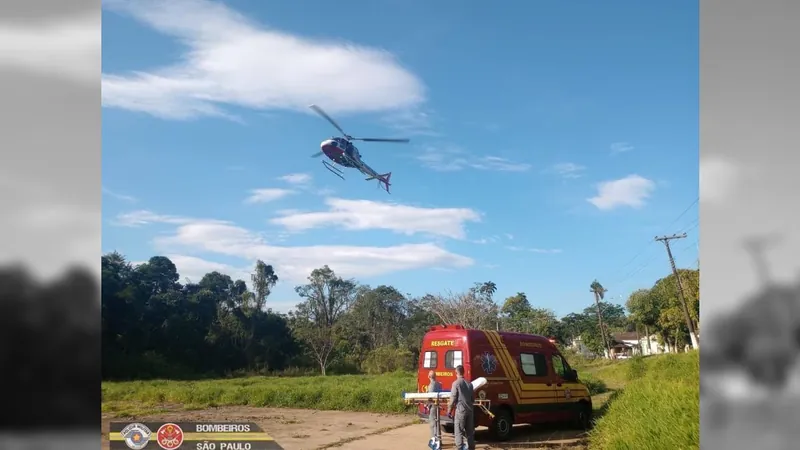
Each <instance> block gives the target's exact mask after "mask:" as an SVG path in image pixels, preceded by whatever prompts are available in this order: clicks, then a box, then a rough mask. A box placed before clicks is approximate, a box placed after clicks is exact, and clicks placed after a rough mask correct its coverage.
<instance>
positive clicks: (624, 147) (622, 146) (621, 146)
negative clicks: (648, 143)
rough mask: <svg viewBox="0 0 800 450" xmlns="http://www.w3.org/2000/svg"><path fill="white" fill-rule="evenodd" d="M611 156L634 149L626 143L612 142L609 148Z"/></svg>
mask: <svg viewBox="0 0 800 450" xmlns="http://www.w3.org/2000/svg"><path fill="white" fill-rule="evenodd" d="M609 148H610V149H611V154H612V155H617V154H620V153H626V152H630V151H633V149H634V147H633V146H632V145H631V144H629V143H627V142H614V143H613V144H611V145H610V146H609Z"/></svg>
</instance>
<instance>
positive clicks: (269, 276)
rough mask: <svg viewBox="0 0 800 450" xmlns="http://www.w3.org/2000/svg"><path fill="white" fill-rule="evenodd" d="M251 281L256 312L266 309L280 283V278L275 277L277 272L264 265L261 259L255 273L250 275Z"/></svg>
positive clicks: (257, 262)
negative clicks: (265, 306)
mask: <svg viewBox="0 0 800 450" xmlns="http://www.w3.org/2000/svg"><path fill="white" fill-rule="evenodd" d="M250 280H251V281H252V283H253V299H254V300H255V304H254V305H253V308H254V309H255V310H256V311H261V310H262V309H264V305H265V304H266V302H267V297H269V294H270V292H272V288H273V287H274V286H275V284H276V283H277V282H278V276H277V275H275V270H274V269H273V268H272V266H268V265H266V264H264V261H261V260H260V259H259V260H258V261H256V269H255V272H254V273H253V274H252V275H250Z"/></svg>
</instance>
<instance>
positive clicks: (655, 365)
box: [589, 352, 700, 450]
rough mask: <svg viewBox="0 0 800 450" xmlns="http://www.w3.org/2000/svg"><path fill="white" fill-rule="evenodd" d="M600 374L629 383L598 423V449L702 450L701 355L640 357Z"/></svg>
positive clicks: (593, 437) (593, 438)
mask: <svg viewBox="0 0 800 450" xmlns="http://www.w3.org/2000/svg"><path fill="white" fill-rule="evenodd" d="M598 376H602V377H604V378H605V377H611V378H613V379H614V380H615V381H616V382H619V383H620V384H622V385H624V388H623V389H622V390H621V391H620V393H619V395H617V396H616V398H615V399H614V400H613V401H612V402H611V403H610V404H609V406H608V409H607V411H606V413H605V414H604V415H603V416H602V417H601V418H600V419H599V420H598V421H597V424H596V425H595V427H594V429H593V430H592V432H591V434H590V436H589V441H590V448H592V449H597V450H660V449H665V448H669V449H676V450H677V449H680V450H689V449H699V448H700V382H699V379H700V378H699V377H700V358H699V353H698V352H690V353H685V354H679V355H663V356H653V357H648V358H634V359H633V360H631V361H628V362H626V363H624V364H618V365H615V366H609V367H608V368H603V369H602V374H601V373H598Z"/></svg>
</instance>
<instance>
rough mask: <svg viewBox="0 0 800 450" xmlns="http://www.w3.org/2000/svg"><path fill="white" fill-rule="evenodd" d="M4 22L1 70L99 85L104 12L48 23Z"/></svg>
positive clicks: (0, 33) (0, 39)
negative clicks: (31, 73)
mask: <svg viewBox="0 0 800 450" xmlns="http://www.w3.org/2000/svg"><path fill="white" fill-rule="evenodd" d="M19 22H20V19H14V22H13V23H8V22H3V23H0V67H14V68H17V69H23V70H29V71H33V72H37V73H39V74H42V75H46V76H57V77H65V78H67V79H70V80H74V81H78V82H83V83H97V77H98V75H99V73H100V45H101V30H100V11H98V10H96V9H92V10H90V11H86V12H83V13H80V14H73V15H70V16H64V17H59V18H51V19H48V20H46V21H40V22H32V23H27V24H20V23H19Z"/></svg>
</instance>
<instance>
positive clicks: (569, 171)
mask: <svg viewBox="0 0 800 450" xmlns="http://www.w3.org/2000/svg"><path fill="white" fill-rule="evenodd" d="M550 170H551V172H553V173H555V174H556V175H559V176H561V177H563V178H580V177H582V176H583V172H584V170H586V167H584V166H581V165H578V164H575V163H569V162H568V163H559V164H555V165H554V166H553V167H551V168H550Z"/></svg>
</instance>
